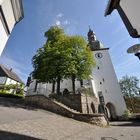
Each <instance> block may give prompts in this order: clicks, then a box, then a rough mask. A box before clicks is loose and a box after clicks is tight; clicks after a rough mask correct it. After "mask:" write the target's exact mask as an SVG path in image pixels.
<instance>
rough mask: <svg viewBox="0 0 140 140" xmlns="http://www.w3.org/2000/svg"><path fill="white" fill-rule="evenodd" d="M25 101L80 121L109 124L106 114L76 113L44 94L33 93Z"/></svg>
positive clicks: (101, 124) (100, 124)
mask: <svg viewBox="0 0 140 140" xmlns="http://www.w3.org/2000/svg"><path fill="white" fill-rule="evenodd" d="M25 102H26V104H28V105H31V106H36V107H39V108H42V109H45V110H49V111H51V112H54V113H57V114H60V115H63V116H66V117H69V118H73V119H76V120H79V121H84V122H88V123H92V124H96V125H99V126H106V125H107V124H108V122H107V120H106V118H105V116H104V115H103V114H82V113H75V112H73V111H71V110H69V109H67V108H65V107H64V106H61V105H59V104H57V103H55V102H53V101H52V100H51V99H49V98H47V97H45V96H43V95H33V96H26V97H25Z"/></svg>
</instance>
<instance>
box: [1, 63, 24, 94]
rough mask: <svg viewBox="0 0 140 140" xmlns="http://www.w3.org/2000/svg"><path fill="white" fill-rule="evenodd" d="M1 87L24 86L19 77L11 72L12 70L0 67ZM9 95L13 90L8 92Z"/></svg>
mask: <svg viewBox="0 0 140 140" xmlns="http://www.w3.org/2000/svg"><path fill="white" fill-rule="evenodd" d="M3 85H19V86H21V85H24V83H23V82H22V80H21V79H20V78H19V76H18V75H17V74H16V73H14V72H13V71H12V69H8V68H6V67H5V66H3V65H0V86H3ZM9 92H10V93H12V92H14V90H13V89H11V90H10V91H9Z"/></svg>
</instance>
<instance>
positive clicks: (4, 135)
mask: <svg viewBox="0 0 140 140" xmlns="http://www.w3.org/2000/svg"><path fill="white" fill-rule="evenodd" d="M40 139H43V140H140V122H135V123H132V122H114V123H112V126H109V127H107V128H101V127H97V126H93V125H90V124H87V123H84V122H79V121H75V120H73V119H69V118H65V117H62V116H59V115H57V114H54V113H51V112H48V111H44V110H28V109H24V108H19V107H5V106H0V140H40Z"/></svg>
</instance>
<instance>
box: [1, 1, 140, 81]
mask: <svg viewBox="0 0 140 140" xmlns="http://www.w3.org/2000/svg"><path fill="white" fill-rule="evenodd" d="M107 1H108V0H104V1H103V0H102V1H101V0H23V8H24V18H23V20H22V21H21V22H20V23H18V24H17V25H16V26H15V28H14V29H13V31H12V34H11V36H10V38H9V40H8V42H7V45H6V47H5V49H4V51H3V54H2V56H1V58H0V63H2V64H4V65H6V66H7V67H9V68H13V71H14V72H16V73H17V74H18V75H19V76H20V78H21V79H22V80H23V81H24V82H26V79H27V77H28V75H29V73H30V72H31V71H32V64H31V59H32V57H33V55H34V54H35V53H36V50H37V49H38V48H40V47H42V46H43V44H44V43H45V38H44V32H45V31H47V30H48V29H49V27H50V26H51V25H54V24H57V25H60V26H62V27H63V28H64V30H65V33H66V34H69V35H75V34H78V35H82V36H84V37H86V36H87V32H88V28H89V25H90V27H91V28H92V29H93V31H94V32H95V33H96V36H97V39H98V40H99V41H101V42H102V44H103V45H104V47H107V48H110V50H109V52H110V55H111V59H112V62H113V65H114V68H115V71H116V74H117V77H118V79H120V78H121V77H122V76H124V75H126V74H127V75H133V76H137V77H138V78H140V61H139V60H138V58H136V57H135V56H133V55H131V54H127V52H126V50H127V48H129V47H130V46H132V45H134V44H136V43H140V40H138V39H134V38H131V37H130V36H129V34H128V32H127V30H126V28H125V26H124V24H123V22H122V20H121V18H120V16H119V14H118V13H117V11H114V12H113V13H112V14H111V16H108V17H104V12H105V8H106V5H107Z"/></svg>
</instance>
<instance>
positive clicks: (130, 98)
mask: <svg viewBox="0 0 140 140" xmlns="http://www.w3.org/2000/svg"><path fill="white" fill-rule="evenodd" d="M128 98H129V103H130V106H131V109H132V112H133V113H134V112H135V109H134V106H133V103H132V97H131V91H130V89H129V94H128Z"/></svg>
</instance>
